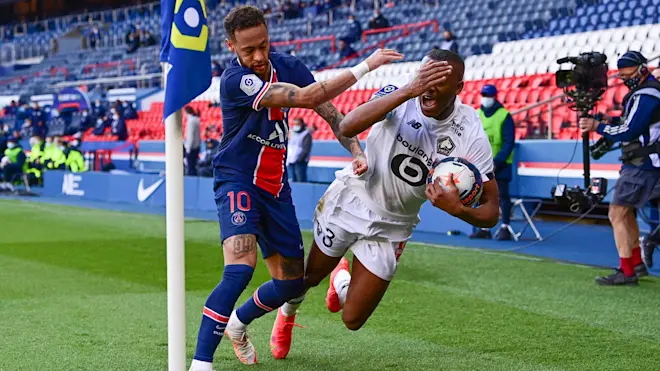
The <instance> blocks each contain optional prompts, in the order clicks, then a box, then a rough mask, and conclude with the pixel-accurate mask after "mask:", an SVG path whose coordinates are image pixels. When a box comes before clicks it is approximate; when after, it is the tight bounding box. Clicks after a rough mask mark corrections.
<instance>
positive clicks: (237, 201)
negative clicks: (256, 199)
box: [227, 191, 251, 213]
mask: <svg viewBox="0 0 660 371" xmlns="http://www.w3.org/2000/svg"><path fill="white" fill-rule="evenodd" d="M227 197H229V212H231V213H233V212H234V211H236V210H238V211H250V207H251V205H250V203H251V201H250V195H249V194H248V193H247V192H245V191H239V192H234V191H230V192H227Z"/></svg>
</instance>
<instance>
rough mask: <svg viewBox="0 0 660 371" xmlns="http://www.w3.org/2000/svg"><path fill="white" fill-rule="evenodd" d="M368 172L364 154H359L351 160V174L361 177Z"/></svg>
mask: <svg viewBox="0 0 660 371" xmlns="http://www.w3.org/2000/svg"><path fill="white" fill-rule="evenodd" d="M367 170H369V164H367V156H365V155H364V153H361V154H359V155H358V156H357V157H356V158H355V159H354V160H353V174H355V175H362V174H364V173H366V172H367Z"/></svg>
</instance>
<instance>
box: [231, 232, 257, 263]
mask: <svg viewBox="0 0 660 371" xmlns="http://www.w3.org/2000/svg"><path fill="white" fill-rule="evenodd" d="M226 243H228V244H229V247H230V250H231V252H232V253H233V254H234V258H236V259H240V258H243V257H245V256H247V255H251V254H255V253H256V252H257V238H256V237H255V236H254V235H253V234H239V235H236V236H232V237H230V240H228V241H226ZM225 251H226V250H225Z"/></svg>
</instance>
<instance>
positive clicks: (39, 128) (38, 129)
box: [32, 120, 48, 138]
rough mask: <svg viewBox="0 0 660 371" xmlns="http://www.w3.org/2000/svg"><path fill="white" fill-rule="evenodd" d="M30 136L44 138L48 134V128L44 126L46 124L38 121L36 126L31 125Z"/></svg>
mask: <svg viewBox="0 0 660 371" xmlns="http://www.w3.org/2000/svg"><path fill="white" fill-rule="evenodd" d="M32 134H33V135H38V136H40V137H42V138H45V137H46V135H47V134H48V126H46V123H45V122H43V120H42V121H39V122H37V124H36V125H34V124H33V130H32Z"/></svg>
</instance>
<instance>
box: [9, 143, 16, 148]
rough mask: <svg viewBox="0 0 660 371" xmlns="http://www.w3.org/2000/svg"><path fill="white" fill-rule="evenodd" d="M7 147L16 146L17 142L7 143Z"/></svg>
mask: <svg viewBox="0 0 660 371" xmlns="http://www.w3.org/2000/svg"><path fill="white" fill-rule="evenodd" d="M7 148H9V149H12V148H16V143H13V142H9V143H7Z"/></svg>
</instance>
